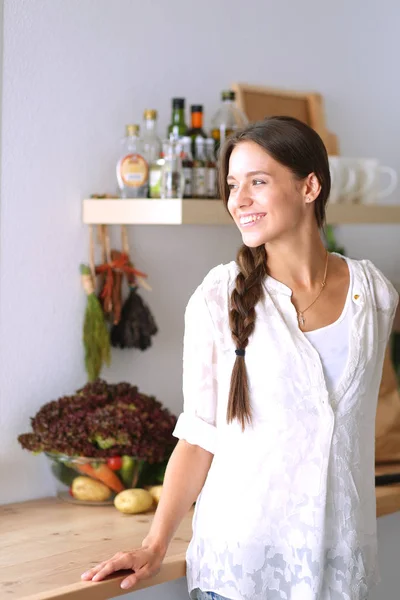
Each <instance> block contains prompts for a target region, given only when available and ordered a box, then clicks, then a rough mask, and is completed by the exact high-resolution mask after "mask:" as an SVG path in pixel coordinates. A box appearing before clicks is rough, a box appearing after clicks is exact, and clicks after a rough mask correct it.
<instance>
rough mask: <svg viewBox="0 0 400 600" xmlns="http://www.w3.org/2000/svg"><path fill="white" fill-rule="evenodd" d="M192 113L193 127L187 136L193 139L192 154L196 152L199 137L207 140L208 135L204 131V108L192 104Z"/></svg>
mask: <svg viewBox="0 0 400 600" xmlns="http://www.w3.org/2000/svg"><path fill="white" fill-rule="evenodd" d="M190 111H191V114H192V126H191V128H190V129H189V130H188V132H187V134H186V135H188V136H189V137H190V138H191V139H192V154H195V152H196V145H195V140H196V138H197V136H198V135H199V136H201V137H202V138H204V139H205V138H206V137H207V135H206V133H205V131H204V130H203V107H202V105H201V104H192V106H191V107H190Z"/></svg>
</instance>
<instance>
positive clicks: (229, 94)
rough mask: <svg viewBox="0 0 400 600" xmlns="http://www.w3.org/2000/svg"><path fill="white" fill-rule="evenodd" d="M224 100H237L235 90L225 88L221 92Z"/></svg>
mask: <svg viewBox="0 0 400 600" xmlns="http://www.w3.org/2000/svg"><path fill="white" fill-rule="evenodd" d="M221 98H222V100H235V98H236V94H235V92H234V91H233V90H224V91H223V92H222V93H221Z"/></svg>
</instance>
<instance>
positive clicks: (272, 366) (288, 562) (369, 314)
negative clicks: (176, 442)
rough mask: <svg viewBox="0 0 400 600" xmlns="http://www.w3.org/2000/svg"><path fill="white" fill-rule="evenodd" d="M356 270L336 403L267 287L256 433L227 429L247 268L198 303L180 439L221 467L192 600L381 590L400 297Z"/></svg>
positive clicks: (249, 355)
mask: <svg viewBox="0 0 400 600" xmlns="http://www.w3.org/2000/svg"><path fill="white" fill-rule="evenodd" d="M346 260H347V263H348V266H349V269H350V271H351V276H352V282H351V299H352V302H353V303H354V308H355V313H354V317H353V321H352V326H351V336H350V342H349V354H348V361H347V366H346V369H345V371H344V373H343V375H342V377H341V379H340V382H339V385H338V386H337V387H336V389H335V390H334V392H333V393H328V390H327V386H326V382H325V378H324V374H323V369H322V365H321V360H320V358H319V355H318V353H317V351H316V350H315V349H314V348H313V347H312V345H311V344H310V343H309V342H308V340H307V338H306V336H305V335H304V333H302V332H301V330H300V329H299V327H298V324H297V318H296V311H295V309H294V306H293V304H292V302H291V290H290V289H289V288H288V287H287V286H285V285H284V284H282V283H280V282H278V281H277V280H275V279H273V278H271V277H267V278H266V280H265V283H264V289H265V298H264V299H263V300H262V301H260V302H259V303H258V305H257V306H256V315H257V320H256V327H255V331H254V333H253V335H252V336H251V338H250V339H249V345H248V347H247V349H246V357H245V361H246V367H247V372H248V377H249V389H250V396H251V405H252V411H253V425H252V426H251V427H247V428H246V430H245V432H242V431H241V427H240V425H239V423H238V422H233V423H231V424H229V425H228V424H227V423H226V411H227V402H228V392H229V386H230V378H231V372H232V368H233V364H234V361H235V358H236V356H235V346H234V343H233V340H232V337H231V333H230V329H229V322H228V301H229V297H230V292H231V291H232V289H233V287H234V285H235V277H236V274H237V266H236V263H235V262H231V263H229V264H227V265H219V266H218V267H215V268H214V269H212V270H211V271H210V273H209V274H208V275H207V276H206V277H205V279H204V281H203V283H202V284H201V285H200V286H199V287H198V288H197V290H196V291H195V292H194V294H193V295H192V297H191V299H190V301H189V303H188V306H187V309H186V314H185V337H184V361H183V366H184V368H183V391H184V411H183V413H182V414H181V415H180V417H179V419H178V422H177V425H176V428H175V431H174V434H175V436H176V437H178V438H183V439H185V440H187V441H188V442H189V443H191V444H196V445H199V446H201V447H203V448H205V449H206V450H208V451H209V452H212V453H213V454H214V457H213V461H212V464H211V467H210V470H209V473H208V476H207V479H206V482H205V484H204V486H203V489H202V491H201V493H200V495H199V497H198V501H197V503H196V507H195V513H194V517H193V537H192V540H191V542H190V544H189V547H188V550H187V579H188V587H189V592H191V594H192V597H193V594H194V592H193V590H194V589H195V588H200V589H202V590H204V591H208V590H210V591H214V592H216V593H218V594H221V595H222V596H225V597H226V598H231V599H233V600H265V599H267V600H278V599H279V600H283V599H285V600H339V599H340V600H364V599H365V598H366V597H367V592H368V590H369V588H370V587H371V586H372V585H373V584H374V583H377V582H378V581H380V575H379V571H378V566H377V563H376V500H375V478H374V462H375V461H374V458H375V457H374V439H375V413H376V406H377V396H378V390H379V385H380V380H381V373H382V364H383V357H384V351H385V347H386V345H387V342H388V337H389V332H390V329H391V325H392V320H393V316H394V311H395V308H396V305H397V301H398V294H397V292H396V291H395V289H394V288H393V286H392V285H391V284H390V283H389V282H388V281H387V279H386V278H385V277H384V276H383V275H382V274H381V273H380V271H378V269H376V267H374V265H373V264H372V263H371V262H369V261H367V260H363V261H355V260H351V259H346Z"/></svg>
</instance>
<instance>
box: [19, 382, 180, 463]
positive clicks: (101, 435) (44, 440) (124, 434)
mask: <svg viewBox="0 0 400 600" xmlns="http://www.w3.org/2000/svg"><path fill="white" fill-rule="evenodd" d="M175 423H176V417H175V416H174V415H173V414H172V413H170V411H169V410H168V409H166V408H163V407H162V404H161V403H160V402H159V401H158V400H156V398H155V397H153V396H146V395H145V394H142V393H140V392H139V390H138V388H137V387H136V386H132V385H130V384H129V383H125V382H123V383H118V384H108V383H107V382H105V381H103V380H101V379H98V380H96V381H94V382H92V383H87V384H86V385H85V386H84V387H83V388H81V389H79V390H77V392H76V393H75V394H74V395H73V396H63V397H61V398H59V399H58V400H54V401H52V402H48V403H47V404H44V405H43V406H42V407H41V408H40V410H39V412H38V413H37V414H36V416H35V417H33V418H31V425H32V429H33V433H24V434H21V435H20V436H18V441H19V443H20V444H21V446H22V447H23V448H25V449H26V450H30V451H31V452H35V453H39V452H54V453H62V454H66V455H68V456H85V457H89V458H106V457H111V456H121V455H128V456H135V457H137V458H139V459H143V460H146V461H147V462H148V463H158V462H162V461H163V460H164V459H165V458H167V457H169V456H170V454H171V452H172V450H173V448H174V446H175V444H176V440H175V438H173V436H172V431H173V429H174V427H175Z"/></svg>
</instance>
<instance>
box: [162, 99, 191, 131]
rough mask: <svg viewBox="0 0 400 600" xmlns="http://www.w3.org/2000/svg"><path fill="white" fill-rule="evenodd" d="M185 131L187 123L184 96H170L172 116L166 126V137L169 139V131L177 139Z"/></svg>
mask: <svg viewBox="0 0 400 600" xmlns="http://www.w3.org/2000/svg"><path fill="white" fill-rule="evenodd" d="M186 132H187V125H186V122H185V99H184V98H172V117H171V123H170V124H169V126H168V130H167V137H168V139H169V137H170V135H171V133H172V135H173V136H174V138H175V139H178V138H180V137H182V136H184V135H186Z"/></svg>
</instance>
